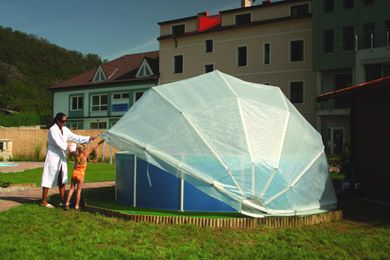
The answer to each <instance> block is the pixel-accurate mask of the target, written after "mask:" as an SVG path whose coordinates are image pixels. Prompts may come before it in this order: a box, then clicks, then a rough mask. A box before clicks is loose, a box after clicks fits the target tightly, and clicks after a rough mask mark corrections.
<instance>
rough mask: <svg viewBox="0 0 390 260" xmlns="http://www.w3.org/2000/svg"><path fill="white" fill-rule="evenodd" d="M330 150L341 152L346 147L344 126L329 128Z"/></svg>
mask: <svg viewBox="0 0 390 260" xmlns="http://www.w3.org/2000/svg"><path fill="white" fill-rule="evenodd" d="M327 146H328V152H329V153H330V154H341V153H342V152H343V147H344V128H339V127H330V128H328V144H327Z"/></svg>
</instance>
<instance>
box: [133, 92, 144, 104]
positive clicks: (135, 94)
mask: <svg viewBox="0 0 390 260" xmlns="http://www.w3.org/2000/svg"><path fill="white" fill-rule="evenodd" d="M143 94H144V91H137V92H135V93H134V103H135V102H137V101H138V100H139V99H140V98H141V97H142V96H143Z"/></svg>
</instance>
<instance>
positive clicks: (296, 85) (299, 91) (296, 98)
mask: <svg viewBox="0 0 390 260" xmlns="http://www.w3.org/2000/svg"><path fill="white" fill-rule="evenodd" d="M290 101H291V102H292V103H295V104H298V103H303V82H302V81H294V82H290Z"/></svg>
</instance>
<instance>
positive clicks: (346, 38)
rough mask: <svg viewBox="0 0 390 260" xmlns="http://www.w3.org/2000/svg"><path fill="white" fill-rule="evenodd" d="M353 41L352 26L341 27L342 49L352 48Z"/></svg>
mask: <svg viewBox="0 0 390 260" xmlns="http://www.w3.org/2000/svg"><path fill="white" fill-rule="evenodd" d="M353 42H354V32H353V26H347V27H343V50H344V51H347V50H352V49H353Z"/></svg>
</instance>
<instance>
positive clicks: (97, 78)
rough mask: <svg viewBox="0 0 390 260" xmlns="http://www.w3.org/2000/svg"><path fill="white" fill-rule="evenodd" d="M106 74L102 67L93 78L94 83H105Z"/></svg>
mask: <svg viewBox="0 0 390 260" xmlns="http://www.w3.org/2000/svg"><path fill="white" fill-rule="evenodd" d="M106 79H107V78H106V74H105V73H104V70H103V68H102V66H101V65H100V66H99V67H98V68H97V70H96V72H95V75H94V76H93V79H92V81H93V82H98V81H103V80H106Z"/></svg>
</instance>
